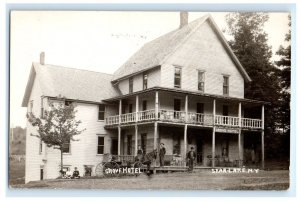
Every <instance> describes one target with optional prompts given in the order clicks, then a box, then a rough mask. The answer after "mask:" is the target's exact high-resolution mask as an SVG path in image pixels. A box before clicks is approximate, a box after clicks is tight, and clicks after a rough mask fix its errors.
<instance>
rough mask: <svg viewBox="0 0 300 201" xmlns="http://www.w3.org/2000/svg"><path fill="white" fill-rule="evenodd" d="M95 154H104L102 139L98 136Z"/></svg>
mask: <svg viewBox="0 0 300 201" xmlns="http://www.w3.org/2000/svg"><path fill="white" fill-rule="evenodd" d="M97 154H104V137H103V136H98V144H97Z"/></svg>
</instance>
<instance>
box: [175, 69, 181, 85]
mask: <svg viewBox="0 0 300 201" xmlns="http://www.w3.org/2000/svg"><path fill="white" fill-rule="evenodd" d="M176 69H178V70H179V85H176V79H177V76H176V75H177V73H176ZM181 84H182V67H180V66H174V88H178V89H181Z"/></svg>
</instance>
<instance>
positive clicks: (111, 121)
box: [105, 115, 119, 125]
mask: <svg viewBox="0 0 300 201" xmlns="http://www.w3.org/2000/svg"><path fill="white" fill-rule="evenodd" d="M105 124H106V125H117V124H119V115H115V116H109V117H106V118H105Z"/></svg>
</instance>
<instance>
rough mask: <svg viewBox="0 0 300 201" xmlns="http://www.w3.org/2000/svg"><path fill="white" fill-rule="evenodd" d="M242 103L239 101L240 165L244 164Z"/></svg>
mask: <svg viewBox="0 0 300 201" xmlns="http://www.w3.org/2000/svg"><path fill="white" fill-rule="evenodd" d="M241 135H242V103H241V102H239V136H238V149H239V163H238V165H239V167H241V166H242V165H243V152H242V142H241V138H242V136H241Z"/></svg>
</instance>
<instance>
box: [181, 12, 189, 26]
mask: <svg viewBox="0 0 300 201" xmlns="http://www.w3.org/2000/svg"><path fill="white" fill-rule="evenodd" d="M188 23H189V13H188V12H187V11H181V12H180V26H179V28H182V27H184V26H185V25H187V24H188Z"/></svg>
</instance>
